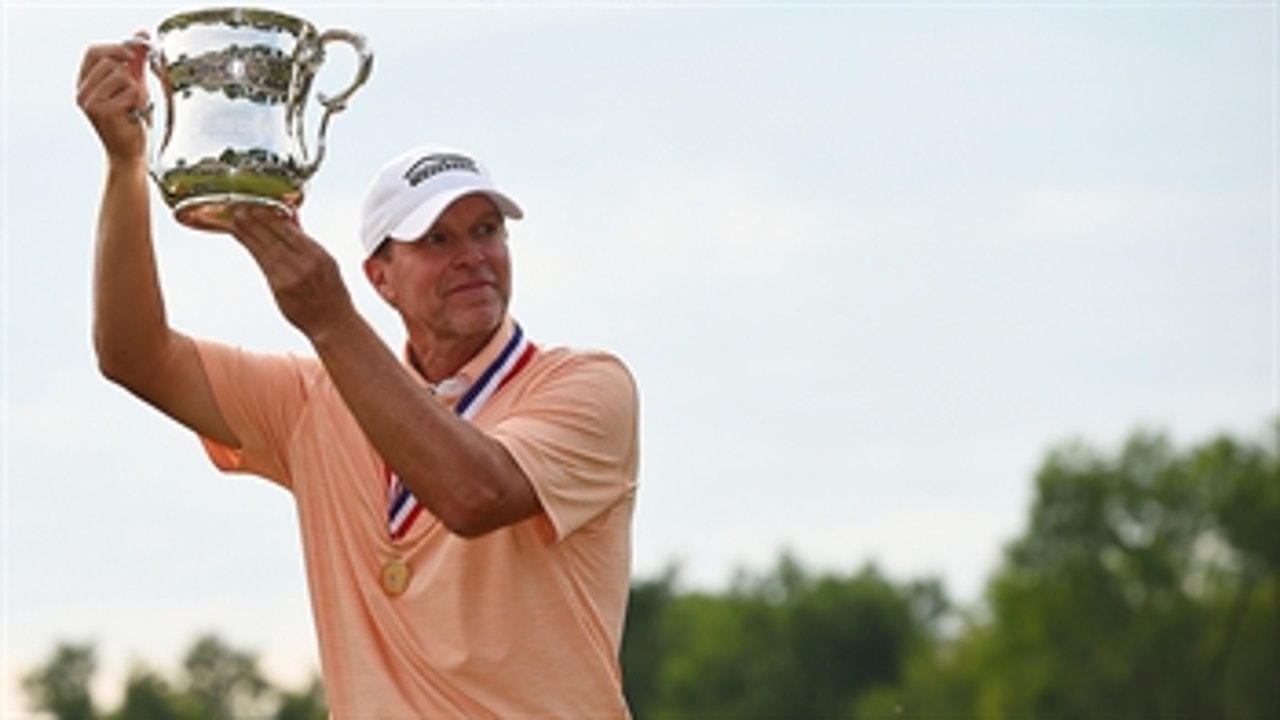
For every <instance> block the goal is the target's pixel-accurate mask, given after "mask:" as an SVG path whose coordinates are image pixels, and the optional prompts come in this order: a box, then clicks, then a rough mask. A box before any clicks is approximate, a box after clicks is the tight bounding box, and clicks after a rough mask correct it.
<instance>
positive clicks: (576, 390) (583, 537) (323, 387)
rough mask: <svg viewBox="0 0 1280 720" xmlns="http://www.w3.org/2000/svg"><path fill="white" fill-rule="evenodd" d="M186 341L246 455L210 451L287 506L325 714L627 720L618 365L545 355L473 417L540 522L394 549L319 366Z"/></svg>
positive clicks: (631, 425)
mask: <svg viewBox="0 0 1280 720" xmlns="http://www.w3.org/2000/svg"><path fill="white" fill-rule="evenodd" d="M511 333H512V323H511V321H510V319H508V320H507V321H506V322H505V323H504V325H503V328H502V330H501V331H500V332H499V333H498V334H497V335H496V336H495V338H494V339H493V341H492V342H490V344H489V345H488V346H487V347H486V348H485V349H484V350H483V351H482V352H481V353H480V355H478V356H477V357H476V358H475V359H474V360H473V361H472V362H471V363H469V364H468V365H467V366H466V368H464V370H463V372H462V373H461V375H462V376H463V377H464V378H469V379H474V378H475V377H477V376H478V375H479V374H480V373H481V372H482V371H483V370H484V368H485V367H486V366H487V365H488V364H489V363H490V362H491V361H492V359H493V358H495V357H496V356H497V354H498V353H499V352H500V350H501V348H502V347H503V345H504V344H505V342H506V340H507V339H508V338H510V336H511ZM197 347H198V349H199V353H200V358H201V361H202V362H203V364H204V367H205V371H206V374H207V375H208V378H209V384H210V386H211V388H212V390H213V394H214V397H215V398H216V399H217V402H218V405H219V407H220V409H221V410H222V413H223V415H224V416H225V418H226V420H227V422H228V424H229V425H230V426H231V428H232V429H233V430H234V431H235V433H236V437H237V438H239V439H240V441H241V444H242V447H241V448H239V449H235V448H230V447H226V446H223V445H220V444H218V443H216V442H213V441H210V440H208V439H204V440H203V442H204V444H205V447H206V450H207V451H208V453H209V456H210V458H211V459H212V460H213V462H214V463H215V464H216V465H217V466H218V467H219V468H220V469H223V470H225V471H236V472H249V473H254V474H258V475H261V476H263V477H266V478H268V479H270V480H273V481H275V482H276V483H279V484H280V485H281V486H283V487H285V488H286V489H288V490H290V491H292V493H293V496H294V499H295V502H296V506H297V512H298V519H299V524H300V526H301V533H302V545H303V550H304V554H305V563H306V571H307V578H308V585H309V589H310V594H311V602H312V610H313V615H314V618H315V623H316V630H317V637H318V641H319V647H320V665H321V671H322V674H323V677H324V684H325V693H326V696H327V698H328V701H329V706H330V710H331V712H332V714H333V717H334V718H336V719H338V720H347V719H352V720H365V719H366V718H367V719H370V720H373V719H378V720H382V719H388V720H389V719H396V718H488V717H492V718H512V719H516V718H572V719H578V718H582V719H587V718H626V717H629V712H628V709H627V706H626V703H625V700H624V699H623V696H622V678H621V670H620V667H619V663H618V652H619V646H620V642H621V635H622V624H623V620H624V614H625V609H626V602H627V594H628V582H629V579H630V557H631V541H630V525H631V516H632V513H633V510H634V504H635V490H636V474H637V463H638V427H637V426H638V398H637V392H636V387H635V384H634V382H633V380H632V377H631V375H630V373H629V372H628V371H627V369H626V367H625V366H624V365H623V364H622V363H621V362H620V361H619V360H618V359H617V358H615V357H613V356H611V355H609V354H606V353H601V352H584V351H576V350H568V349H563V348H556V349H542V348H539V349H538V351H537V352H536V354H535V355H534V356H533V358H532V359H531V360H530V361H529V362H528V364H527V365H526V366H524V367H523V368H522V369H521V371H520V372H519V373H518V374H516V375H515V376H514V377H513V378H511V379H510V381H508V382H507V383H506V384H505V385H504V386H503V387H502V389H501V390H500V391H499V392H497V393H496V394H495V395H493V396H492V397H491V398H489V400H488V401H487V402H486V403H485V405H484V406H483V407H482V408H481V409H480V411H479V413H478V414H477V415H476V416H475V417H474V418H473V419H472V422H473V423H474V424H475V425H476V426H477V427H479V428H480V429H481V430H483V431H484V432H486V433H488V434H490V435H491V436H492V437H494V438H496V439H497V440H498V441H500V442H501V443H502V444H503V445H504V446H505V447H506V448H507V450H508V451H509V452H510V453H511V455H512V457H513V458H514V459H515V461H516V462H517V463H518V464H519V465H520V467H521V468H522V469H523V470H524V472H525V474H526V475H527V476H528V478H529V479H530V481H531V482H532V484H533V487H534V489H535V491H536V492H537V494H538V497H539V499H540V500H541V502H542V507H543V512H542V513H539V514H537V515H534V516H533V517H531V518H528V519H526V520H524V521H522V522H519V523H516V524H514V525H510V526H507V527H505V528H502V529H499V530H496V531H494V532H492V533H489V534H487V535H485V536H483V537H480V538H476V539H472V540H467V539H464V538H461V537H458V536H455V535H453V534H452V533H450V532H449V531H448V530H447V529H446V528H445V527H444V526H443V525H442V524H441V523H440V522H439V520H438V519H436V518H435V517H434V516H432V515H431V514H430V512H429V511H426V510H424V511H423V512H422V514H421V515H420V516H419V517H418V518H417V520H416V522H415V523H414V525H413V526H412V527H411V528H410V530H409V531H408V533H407V534H406V535H405V536H404V537H403V538H401V539H399V540H396V541H393V540H392V539H391V538H390V535H389V532H388V530H387V525H386V503H387V496H386V480H385V476H384V475H383V469H382V461H381V459H380V458H379V456H378V454H377V453H376V452H375V450H374V448H373V446H372V445H371V444H370V443H369V442H368V440H367V439H366V438H365V437H364V435H363V433H362V432H361V430H360V428H359V426H358V425H357V423H356V421H355V419H354V417H352V415H351V414H350V412H349V411H348V410H347V407H346V405H345V404H344V403H343V401H342V399H341V397H340V396H339V394H338V391H337V389H336V388H335V387H334V385H333V383H332V382H331V381H330V379H329V376H328V374H327V373H326V372H325V370H324V367H323V365H322V364H321V363H320V362H319V361H318V360H316V359H314V358H301V357H296V356H292V355H263V354H255V353H250V352H247V351H243V350H240V349H238V348H233V347H228V346H225V345H219V344H214V343H209V342H203V341H202V342H200V343H198V345H197ZM415 377H417V376H416V375H415ZM418 379H419V381H420V382H422V380H421V378H418ZM423 384H424V385H425V382H423ZM395 558H399V559H403V560H404V561H405V562H406V563H407V564H408V565H409V567H410V571H411V576H410V580H409V584H408V587H407V589H405V591H404V592H403V593H402V594H400V595H398V596H392V595H390V594H388V593H387V592H386V591H385V590H384V589H383V587H382V585H381V583H380V580H379V574H380V570H381V568H382V566H383V565H384V564H385V563H386V562H388V561H389V560H392V559H395Z"/></svg>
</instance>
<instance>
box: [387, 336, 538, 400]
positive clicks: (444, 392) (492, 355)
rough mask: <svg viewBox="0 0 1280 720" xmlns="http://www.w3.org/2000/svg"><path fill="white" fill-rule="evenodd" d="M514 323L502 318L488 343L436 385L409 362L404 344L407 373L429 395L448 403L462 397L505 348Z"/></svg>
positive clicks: (408, 355) (406, 347)
mask: <svg viewBox="0 0 1280 720" xmlns="http://www.w3.org/2000/svg"><path fill="white" fill-rule="evenodd" d="M515 331H516V326H515V321H514V320H513V319H512V318H511V316H510V315H506V316H504V317H503V318H502V325H501V326H499V327H498V332H496V333H494V334H493V337H491V338H489V342H487V343H485V346H484V347H483V348H481V349H480V352H478V353H476V354H475V355H474V356H472V358H471V359H470V360H468V361H467V363H466V364H465V365H463V366H462V369H461V370H459V371H458V372H457V373H456V374H454V376H453V377H449V378H445V379H444V380H441V381H440V382H438V383H431V382H428V381H427V379H426V378H424V377H422V375H421V374H420V373H419V372H418V370H417V368H415V367H414V366H413V362H412V361H411V360H410V354H409V344H408V343H407V342H406V343H405V346H404V356H403V362H404V365H405V367H407V368H408V369H409V372H410V373H411V374H412V375H413V377H414V378H415V379H417V381H418V383H419V384H421V385H422V386H423V387H425V388H426V389H428V390H430V391H431V394H433V395H436V396H438V397H441V398H442V399H446V400H448V401H450V402H452V401H454V400H457V399H458V398H460V397H462V395H463V394H465V393H466V392H467V390H468V389H470V388H471V385H472V384H473V383H474V382H475V381H476V379H477V378H479V377H480V376H481V375H482V374H483V373H484V371H485V368H487V367H489V365H490V364H491V363H492V362H493V361H494V360H496V359H497V357H498V355H499V354H500V353H501V352H502V348H504V347H506V346H507V342H508V341H509V340H511V336H512V335H514V334H515Z"/></svg>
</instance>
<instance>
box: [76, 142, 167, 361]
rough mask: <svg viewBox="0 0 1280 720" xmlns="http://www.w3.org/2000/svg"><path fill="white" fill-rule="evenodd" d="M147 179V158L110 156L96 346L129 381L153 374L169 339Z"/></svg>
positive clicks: (98, 259)
mask: <svg viewBox="0 0 1280 720" xmlns="http://www.w3.org/2000/svg"><path fill="white" fill-rule="evenodd" d="M147 182H148V176H147V171H146V164H145V160H144V159H143V158H141V157H139V158H136V159H113V160H110V161H109V162H108V167H107V179H106V183H105V186H104V189H103V195H102V205H101V208H100V210H99V215H98V228H97V239H96V245H95V257H94V296H93V301H94V302H93V338H94V347H95V349H96V351H97V354H98V363H99V366H100V367H101V369H102V371H103V373H104V374H106V375H107V376H109V377H112V378H113V379H117V380H118V381H121V382H125V383H126V384H127V383H128V382H130V381H131V380H132V379H134V378H136V377H145V376H146V375H147V374H148V372H149V370H150V367H149V365H150V363H154V362H157V361H158V360H160V359H161V358H162V357H163V352H162V350H163V348H164V345H165V343H166V342H167V340H168V339H169V338H168V334H169V328H168V324H167V321H166V319H165V310H164V300H163V298H162V296H161V293H160V282H159V278H158V276H157V271H156V262H155V254H154V250H153V248H152V238H151V218H150V204H149V198H148V194H147V192H148V185H147Z"/></svg>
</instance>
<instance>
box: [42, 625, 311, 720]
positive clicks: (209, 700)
mask: <svg viewBox="0 0 1280 720" xmlns="http://www.w3.org/2000/svg"><path fill="white" fill-rule="evenodd" d="M182 667H183V674H182V675H181V677H180V678H179V679H178V680H177V681H176V682H175V681H171V680H169V679H166V678H165V677H164V676H162V675H160V674H159V673H157V672H156V671H154V670H152V669H150V668H148V667H146V666H145V665H135V666H134V668H133V669H132V670H131V671H130V673H129V677H128V679H127V680H126V682H125V687H124V693H123V699H122V700H121V704H120V707H119V708H117V709H116V710H114V711H113V712H110V713H106V714H101V713H99V710H98V709H97V708H96V707H95V706H94V704H93V700H92V697H91V694H90V691H89V686H90V683H91V681H92V676H93V673H94V671H95V670H96V669H97V663H96V651H95V649H94V647H93V645H92V644H91V643H80V644H78V643H63V644H59V645H58V647H57V648H56V649H55V650H54V653H53V656H52V657H51V658H50V659H49V661H48V663H47V664H45V665H44V666H42V667H40V668H37V669H36V670H34V671H32V672H31V673H30V674H28V675H27V676H26V678H25V679H24V681H23V687H24V689H25V690H26V692H27V695H28V697H29V698H30V699H31V701H32V703H31V704H32V709H34V710H39V711H43V712H47V713H49V714H51V715H52V716H53V717H55V718H57V719H58V720H98V718H105V719H106V720H231V719H232V718H235V719H241V718H271V719H273V720H326V719H327V718H328V716H329V711H328V708H327V707H326V705H325V701H324V695H323V692H322V691H321V688H320V681H319V679H314V680H313V681H312V682H311V683H310V684H309V685H308V686H307V687H306V688H303V689H302V690H299V691H291V690H288V689H283V688H278V687H275V686H273V685H272V684H271V683H270V682H269V681H268V680H267V679H266V678H265V677H264V676H263V675H262V673H261V671H260V670H259V669H258V660H257V657H256V656H254V655H253V654H251V653H248V652H245V651H242V650H237V649H236V648H233V647H231V646H229V645H227V644H226V643H225V642H223V641H222V640H221V639H219V638H218V637H216V636H214V635H205V636H203V637H200V638H198V639H197V640H196V641H195V643H194V644H193V645H192V646H191V649H190V650H189V651H188V652H187V655H186V657H185V659H184V660H183V663H182Z"/></svg>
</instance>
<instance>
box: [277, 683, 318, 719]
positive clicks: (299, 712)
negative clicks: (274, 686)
mask: <svg viewBox="0 0 1280 720" xmlns="http://www.w3.org/2000/svg"><path fill="white" fill-rule="evenodd" d="M279 698H280V704H279V706H278V707H277V708H276V712H275V716H274V717H275V720H326V719H327V718H328V717H329V706H328V704H327V702H326V701H325V696H324V687H323V686H322V685H321V683H320V678H319V677H312V678H311V682H309V683H308V684H307V685H306V686H305V687H304V688H302V690H300V691H296V692H295V691H289V690H285V691H282V692H281V693H280V696H279Z"/></svg>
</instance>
